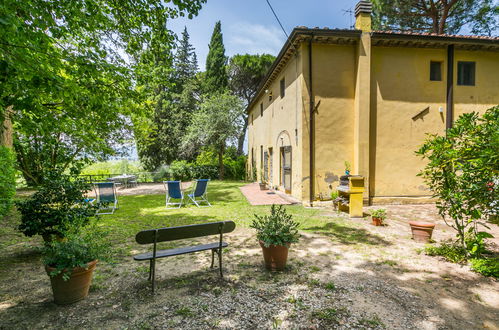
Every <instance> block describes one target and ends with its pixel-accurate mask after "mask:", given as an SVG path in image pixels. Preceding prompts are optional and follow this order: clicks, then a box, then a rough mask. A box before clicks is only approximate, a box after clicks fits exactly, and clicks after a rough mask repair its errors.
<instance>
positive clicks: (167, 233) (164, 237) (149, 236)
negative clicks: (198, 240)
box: [135, 221, 236, 244]
mask: <svg viewBox="0 0 499 330" xmlns="http://www.w3.org/2000/svg"><path fill="white" fill-rule="evenodd" d="M221 224H223V231H222V232H223V233H224V234H225V233H230V232H232V231H233V230H234V229H235V228H236V224H235V223H234V222H233V221H219V222H209V223H202V224H195V225H188V226H179V227H168V228H161V229H157V231H158V238H157V242H158V243H159V242H167V241H176V240H179V239H186V238H195V237H203V236H210V235H217V234H220V231H219V230H220V225H221ZM155 232H156V229H150V230H143V231H141V232H139V233H138V234H137V235H136V236H135V240H136V241H137V243H139V244H152V243H154V234H155Z"/></svg>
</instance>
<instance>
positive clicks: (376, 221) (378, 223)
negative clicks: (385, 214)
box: [371, 217, 383, 226]
mask: <svg viewBox="0 0 499 330" xmlns="http://www.w3.org/2000/svg"><path fill="white" fill-rule="evenodd" d="M371 220H372V222H373V225H375V226H383V218H378V217H371Z"/></svg>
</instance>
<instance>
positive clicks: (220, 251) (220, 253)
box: [218, 249, 224, 278]
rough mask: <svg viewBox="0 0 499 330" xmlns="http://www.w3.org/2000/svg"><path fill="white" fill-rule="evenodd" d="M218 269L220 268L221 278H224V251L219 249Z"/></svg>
mask: <svg viewBox="0 0 499 330" xmlns="http://www.w3.org/2000/svg"><path fill="white" fill-rule="evenodd" d="M218 267H219V268H220V277H221V278H223V277H224V274H223V273H222V249H218Z"/></svg>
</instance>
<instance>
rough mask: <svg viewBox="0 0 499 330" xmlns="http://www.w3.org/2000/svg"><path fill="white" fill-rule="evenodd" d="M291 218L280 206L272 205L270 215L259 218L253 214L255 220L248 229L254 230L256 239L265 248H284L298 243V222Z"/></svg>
mask: <svg viewBox="0 0 499 330" xmlns="http://www.w3.org/2000/svg"><path fill="white" fill-rule="evenodd" d="M292 218H293V216H292V215H291V214H287V213H286V209H285V208H284V206H282V205H279V206H277V205H272V207H271V208H270V215H264V216H259V215H256V214H255V219H253V222H252V223H251V225H250V227H251V228H254V229H256V231H257V233H256V237H257V238H258V240H260V241H262V242H263V244H264V245H265V246H266V247H269V246H270V245H281V246H285V245H288V244H290V243H296V242H298V239H299V237H300V234H299V233H298V222H295V221H293V220H292Z"/></svg>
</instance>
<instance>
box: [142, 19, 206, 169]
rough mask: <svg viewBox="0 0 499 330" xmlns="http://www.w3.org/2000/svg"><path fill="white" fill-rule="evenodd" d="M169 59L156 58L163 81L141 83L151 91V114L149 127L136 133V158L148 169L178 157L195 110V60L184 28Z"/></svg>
mask: <svg viewBox="0 0 499 330" xmlns="http://www.w3.org/2000/svg"><path fill="white" fill-rule="evenodd" d="M169 56H170V55H169V54H168V53H165V54H163V57H157V60H158V63H157V65H156V74H159V75H161V76H163V77H166V78H164V79H157V78H156V79H152V80H149V81H146V82H145V85H146V86H147V87H146V89H149V90H153V93H152V94H151V95H150V98H149V100H150V102H151V103H152V104H153V106H154V112H153V115H152V117H153V118H152V120H151V121H149V123H150V125H146V127H145V129H143V130H142V132H140V129H139V130H137V140H138V150H139V156H140V158H141V160H142V161H143V163H144V165H145V167H146V168H147V169H150V170H155V169H157V168H159V167H160V166H161V165H164V164H170V163H171V162H172V161H174V160H177V159H180V158H181V157H180V151H179V146H180V140H179V139H180V137H181V136H182V135H183V132H184V131H185V130H186V129H187V127H188V126H189V124H190V121H191V116H192V114H193V113H194V112H195V111H196V110H197V108H198V102H199V101H198V100H199V89H200V87H199V80H198V78H197V69H198V66H197V58H196V53H195V52H194V48H193V47H192V45H191V44H190V43H189V34H188V32H187V29H184V31H183V33H182V39H181V40H180V42H179V45H178V48H177V51H176V53H175V55H174V56H173V58H172V59H171V60H170V59H169ZM170 63H172V65H170ZM150 126H152V130H151V129H150ZM188 160H190V159H188Z"/></svg>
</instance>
